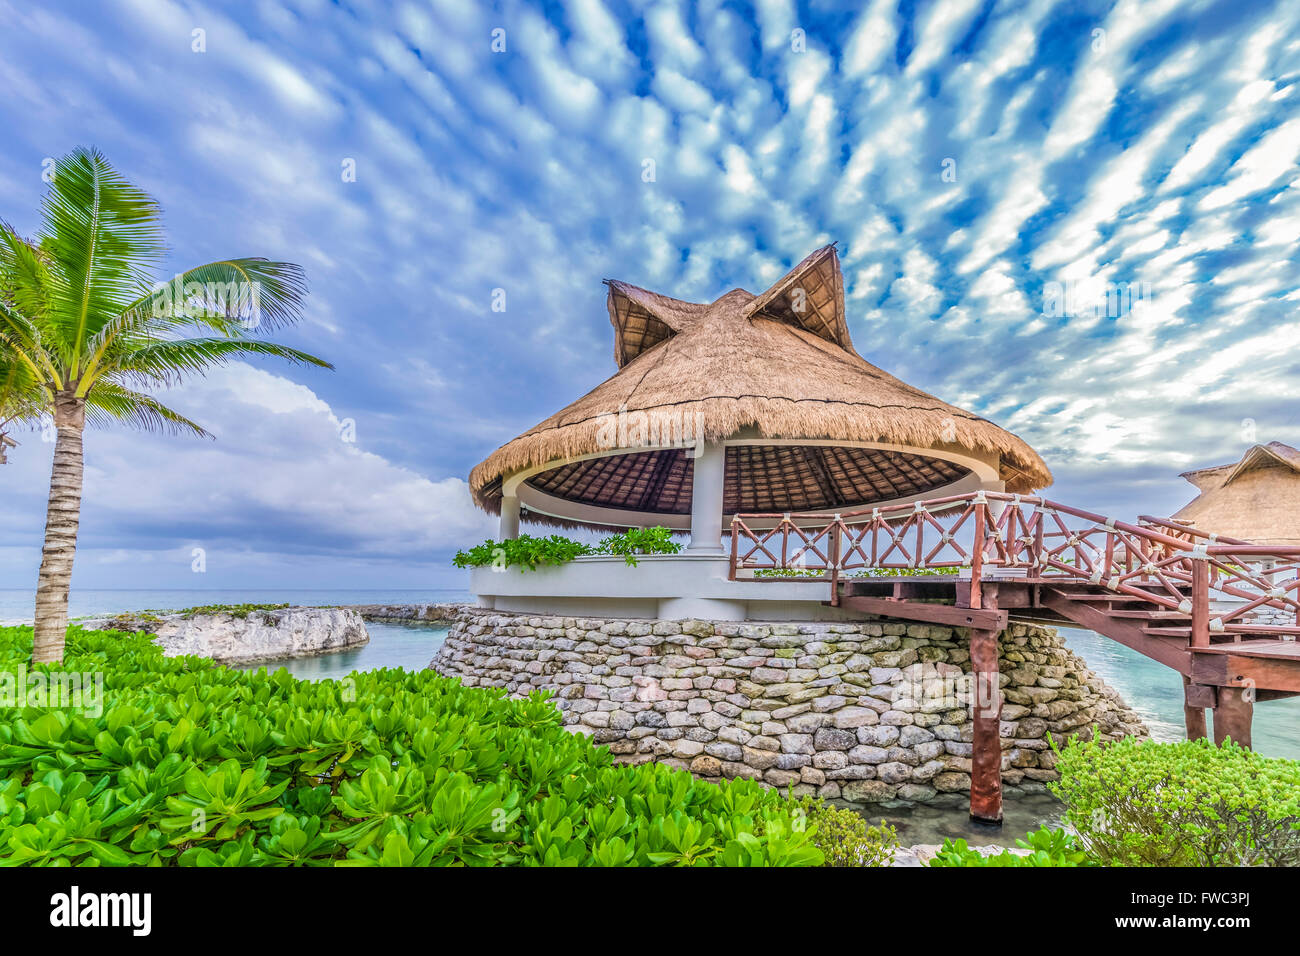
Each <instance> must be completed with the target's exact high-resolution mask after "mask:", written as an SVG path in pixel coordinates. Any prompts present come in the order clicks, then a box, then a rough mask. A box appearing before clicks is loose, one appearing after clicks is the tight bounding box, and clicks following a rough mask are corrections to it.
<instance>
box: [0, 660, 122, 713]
mask: <svg viewBox="0 0 1300 956" xmlns="http://www.w3.org/2000/svg"><path fill="white" fill-rule="evenodd" d="M9 707H41V708H45V709H49V708H54V709H60V710H78V711H81V712H82V713H84V714H85V715H86V716H87V717H100V716H103V713H104V675H103V674H102V673H101V672H99V671H84V672H77V671H46V670H39V669H38V670H34V671H29V670H28V669H27V665H26V664H19V665H18V669H17V670H16V671H11V670H3V671H0V708H9Z"/></svg>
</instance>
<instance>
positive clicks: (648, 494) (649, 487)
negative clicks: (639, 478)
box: [636, 451, 677, 511]
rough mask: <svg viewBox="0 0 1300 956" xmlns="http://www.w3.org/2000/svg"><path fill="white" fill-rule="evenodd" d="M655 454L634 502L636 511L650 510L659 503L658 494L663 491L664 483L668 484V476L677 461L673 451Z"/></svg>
mask: <svg viewBox="0 0 1300 956" xmlns="http://www.w3.org/2000/svg"><path fill="white" fill-rule="evenodd" d="M655 454H656V455H657V456H658V457H656V458H655V464H654V470H653V471H652V472H651V473H650V480H649V481H647V482H646V484H645V491H643V492H642V493H641V498H640V499H639V500H638V501H637V504H636V507H637V510H638V511H649V510H652V509H653V508H654V507H655V506H656V505H657V504H658V503H659V495H660V494H662V493H663V490H664V485H666V484H668V476H669V475H670V474H672V470H673V465H674V464H675V463H676V461H677V453H676V452H675V451H659V452H655Z"/></svg>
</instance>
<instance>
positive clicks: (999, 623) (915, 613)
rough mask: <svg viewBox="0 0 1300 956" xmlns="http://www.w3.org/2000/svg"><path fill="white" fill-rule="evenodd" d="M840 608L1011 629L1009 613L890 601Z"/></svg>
mask: <svg viewBox="0 0 1300 956" xmlns="http://www.w3.org/2000/svg"><path fill="white" fill-rule="evenodd" d="M840 606H841V607H844V608H846V609H847V610H850V611H860V612H862V613H863V614H879V615H881V616H882V617H895V618H898V619H899V620H901V621H926V622H928V623H931V624H947V625H948V626H950V627H974V628H980V629H983V630H991V631H1001V630H1002V629H1003V628H1005V627H1006V626H1007V612H1006V611H997V610H976V609H974V608H968V607H954V606H953V605H951V604H918V603H916V602H914V601H894V600H891V599H890V598H875V597H845V598H843V599H842V600H841V601H840Z"/></svg>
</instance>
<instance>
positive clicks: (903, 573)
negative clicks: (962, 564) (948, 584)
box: [853, 567, 970, 578]
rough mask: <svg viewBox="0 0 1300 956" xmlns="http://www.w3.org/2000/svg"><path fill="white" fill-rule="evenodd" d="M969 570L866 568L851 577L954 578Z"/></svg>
mask: <svg viewBox="0 0 1300 956" xmlns="http://www.w3.org/2000/svg"><path fill="white" fill-rule="evenodd" d="M969 570H970V568H969V567H966V568H958V567H940V568H867V569H866V570H864V571H859V572H858V573H857V574H855V575H853V576H854V577H855V578H929V577H935V576H954V577H955V576H956V575H958V574H961V572H962V571H969Z"/></svg>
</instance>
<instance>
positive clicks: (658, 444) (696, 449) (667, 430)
mask: <svg viewBox="0 0 1300 956" xmlns="http://www.w3.org/2000/svg"><path fill="white" fill-rule="evenodd" d="M596 422H597V426H596V444H597V445H598V446H599V447H600V448H602V449H608V448H647V449H648V448H685V449H686V450H687V454H688V455H689V456H690V457H691V458H698V457H699V456H700V455H701V454H702V453H703V451H704V416H703V415H702V414H701V413H700V412H699V411H698V410H695V411H685V410H682V409H678V408H660V409H655V410H654V411H651V412H646V411H634V412H629V411H628V409H627V406H626V405H620V406H619V407H618V411H617V412H602V413H601V414H600V415H597V416H596Z"/></svg>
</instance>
